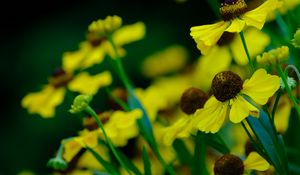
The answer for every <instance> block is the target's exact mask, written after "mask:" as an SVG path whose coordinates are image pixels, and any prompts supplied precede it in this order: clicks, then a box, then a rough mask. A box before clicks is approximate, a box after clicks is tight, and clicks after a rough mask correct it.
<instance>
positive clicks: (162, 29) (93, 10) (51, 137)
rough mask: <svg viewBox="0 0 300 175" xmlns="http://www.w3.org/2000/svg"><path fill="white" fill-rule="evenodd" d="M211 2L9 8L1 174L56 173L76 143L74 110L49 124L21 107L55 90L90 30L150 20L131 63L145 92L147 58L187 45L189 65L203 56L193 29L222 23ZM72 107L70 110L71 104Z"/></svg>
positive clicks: (110, 0)
mask: <svg viewBox="0 0 300 175" xmlns="http://www.w3.org/2000/svg"><path fill="white" fill-rule="evenodd" d="M206 2H207V1H199V0H188V1H186V2H176V1H175V0H173V1H172V0H165V1H162V2H154V1H123V0H107V1H99V0H98V1H97V0H86V1H74V0H73V1H70V0H64V1H58V0H51V1H50V0H46V1H40V2H33V1H21V2H17V1H8V2H7V3H8V4H6V5H1V6H2V10H1V24H2V25H1V26H2V27H1V31H2V32H1V33H2V35H1V47H0V48H1V60H0V66H1V68H0V71H1V74H0V76H1V80H2V83H1V84H2V86H1V93H0V94H1V99H2V100H4V101H2V102H1V104H2V106H1V122H0V123H1V126H0V134H1V147H0V151H1V152H0V155H1V156H2V158H1V159H0V160H1V163H0V165H1V167H0V174H5V175H10V174H17V173H18V172H20V171H22V170H31V171H33V172H35V173H36V174H47V173H49V172H51V170H50V169H49V168H47V167H46V163H47V161H48V159H49V158H51V157H52V156H53V155H54V153H55V151H56V150H57V148H58V146H59V143H60V140H61V139H63V138H66V137H69V136H73V135H75V134H76V132H77V131H78V130H79V128H80V119H79V118H77V117H76V116H74V115H70V114H69V113H68V112H67V110H68V109H69V106H68V105H66V103H64V104H65V105H61V106H59V107H58V108H57V115H56V117H54V118H51V119H43V118H41V117H40V116H38V115H31V114H28V112H27V111H26V110H25V109H23V108H22V107H21V105H20V102H21V99H22V98H23V97H24V96H25V95H26V94H27V93H29V92H34V91H37V90H39V88H40V87H41V86H42V85H43V84H45V83H47V78H48V76H49V75H51V74H52V72H53V70H55V69H56V68H58V67H59V66H60V65H61V56H62V54H63V53H64V52H66V51H73V50H76V49H78V44H79V42H80V41H83V40H84V39H85V34H86V31H87V27H88V25H89V24H90V23H91V22H92V21H93V20H97V19H99V18H102V19H103V18H105V17H106V16H107V15H114V14H116V15H119V16H121V17H122V18H123V23H124V24H131V23H134V22H136V21H143V22H144V23H145V24H146V27H147V28H146V29H147V32H146V38H145V39H144V40H142V41H139V42H136V43H133V44H129V45H128V46H125V48H126V50H127V51H128V58H126V60H125V61H124V65H125V68H126V69H127V70H130V71H129V76H130V77H131V78H132V79H133V82H135V84H136V85H137V86H140V87H145V86H146V85H147V84H148V83H149V80H147V79H145V78H143V76H142V75H141V73H140V70H139V67H140V63H141V61H142V59H143V58H145V57H146V56H148V55H150V54H151V53H153V52H155V51H157V50H162V49H163V48H165V47H167V46H169V45H171V44H181V45H183V46H186V48H187V49H188V51H189V53H190V56H189V58H190V59H189V62H192V61H193V60H194V59H196V58H197V57H198V56H199V55H200V52H199V51H198V50H197V48H196V46H195V44H194V41H193V40H192V38H191V37H190V36H189V29H190V27H191V26H195V25H200V24H205V23H211V22H212V21H213V20H214V19H215V16H214V15H213V12H212V11H211V10H210V8H209V5H208V4H207V3H206ZM67 104H68V103H67Z"/></svg>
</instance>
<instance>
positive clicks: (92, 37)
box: [87, 32, 106, 47]
mask: <svg viewBox="0 0 300 175" xmlns="http://www.w3.org/2000/svg"><path fill="white" fill-rule="evenodd" d="M87 40H88V41H89V43H90V44H91V45H92V46H93V47H97V46H99V45H100V44H101V43H102V42H103V41H104V40H106V38H105V37H103V36H101V35H99V34H98V33H97V32H89V33H88V34H87Z"/></svg>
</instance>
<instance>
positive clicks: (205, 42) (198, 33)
mask: <svg viewBox="0 0 300 175" xmlns="http://www.w3.org/2000/svg"><path fill="white" fill-rule="evenodd" d="M229 24H230V22H225V21H220V22H217V23H215V24H209V25H202V26H195V27H192V28H191V33H190V35H191V36H192V37H193V39H194V40H195V42H196V43H197V47H198V49H199V50H200V51H201V53H202V54H203V55H206V54H208V52H209V51H210V49H211V47H213V46H214V45H215V44H216V43H217V42H218V40H219V39H220V37H221V36H222V34H223V33H224V31H225V30H226V28H227V27H228V26H229Z"/></svg>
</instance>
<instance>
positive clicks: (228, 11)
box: [220, 0, 247, 21]
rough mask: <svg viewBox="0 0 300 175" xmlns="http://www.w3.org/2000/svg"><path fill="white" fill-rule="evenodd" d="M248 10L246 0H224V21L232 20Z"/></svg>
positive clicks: (221, 10)
mask: <svg viewBox="0 0 300 175" xmlns="http://www.w3.org/2000/svg"><path fill="white" fill-rule="evenodd" d="M246 11H247V4H246V3H245V1H244V0H223V1H222V3H221V8H220V13H221V16H222V18H223V20H224V21H229V20H232V19H234V18H236V17H238V16H239V15H241V14H243V13H245V12H246Z"/></svg>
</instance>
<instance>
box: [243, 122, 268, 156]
mask: <svg viewBox="0 0 300 175" xmlns="http://www.w3.org/2000/svg"><path fill="white" fill-rule="evenodd" d="M241 124H242V126H243V128H244V130H245V131H246V133H247V135H248V137H249V139H250V141H251V143H252V144H253V146H254V148H255V149H256V151H257V152H259V153H260V154H261V155H265V154H264V149H263V148H262V146H260V145H259V144H258V143H257V142H256V141H255V139H254V138H253V137H252V135H251V133H250V131H249V130H248V129H247V127H246V125H245V123H244V121H242V122H241Z"/></svg>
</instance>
